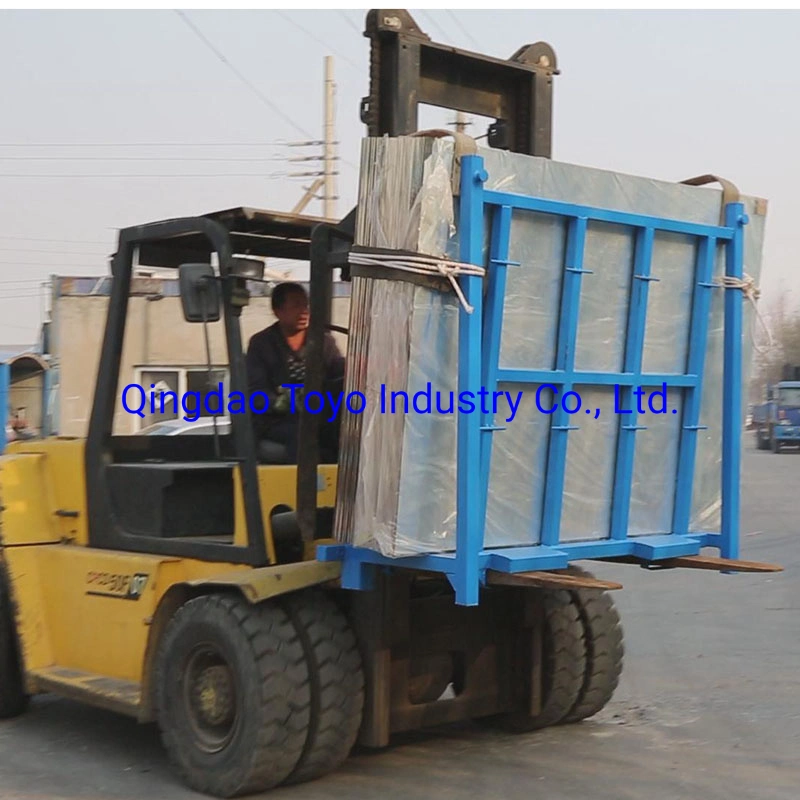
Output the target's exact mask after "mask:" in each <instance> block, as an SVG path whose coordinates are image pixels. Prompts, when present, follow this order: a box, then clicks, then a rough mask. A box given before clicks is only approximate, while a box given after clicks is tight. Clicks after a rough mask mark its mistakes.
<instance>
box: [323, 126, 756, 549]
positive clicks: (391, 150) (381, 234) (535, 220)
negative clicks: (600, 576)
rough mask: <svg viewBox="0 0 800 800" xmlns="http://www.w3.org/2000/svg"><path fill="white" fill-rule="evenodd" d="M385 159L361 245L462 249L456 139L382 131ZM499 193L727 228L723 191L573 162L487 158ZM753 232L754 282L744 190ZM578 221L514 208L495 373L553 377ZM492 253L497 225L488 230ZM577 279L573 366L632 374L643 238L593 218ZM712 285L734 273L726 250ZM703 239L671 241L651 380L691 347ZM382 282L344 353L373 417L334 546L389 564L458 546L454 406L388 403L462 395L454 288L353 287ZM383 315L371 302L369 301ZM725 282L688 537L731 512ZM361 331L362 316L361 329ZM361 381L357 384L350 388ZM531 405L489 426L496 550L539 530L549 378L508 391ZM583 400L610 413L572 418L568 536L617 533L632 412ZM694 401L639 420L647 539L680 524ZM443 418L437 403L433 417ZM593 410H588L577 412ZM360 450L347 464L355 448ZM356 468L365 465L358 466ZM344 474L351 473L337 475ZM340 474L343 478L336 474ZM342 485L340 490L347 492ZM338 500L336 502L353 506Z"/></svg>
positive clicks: (368, 188)
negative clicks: (540, 398)
mask: <svg viewBox="0 0 800 800" xmlns="http://www.w3.org/2000/svg"><path fill="white" fill-rule="evenodd" d="M365 152H369V153H371V154H372V157H373V158H374V159H375V160H374V162H373V163H371V167H370V169H371V172H370V174H369V175H365V174H363V169H362V188H361V196H362V201H366V202H363V205H361V206H360V209H361V211H360V219H359V235H358V237H357V243H358V244H364V245H375V246H379V247H402V248H405V249H412V250H417V251H419V252H425V253H428V254H433V255H440V254H443V253H445V252H446V253H447V254H448V255H450V256H451V257H455V256H457V254H458V231H457V227H456V226H455V218H454V214H453V209H454V204H453V197H452V184H451V164H452V144H451V143H450V142H449V141H435V142H433V143H431V142H430V141H427V140H420V139H412V138H410V137H405V138H401V139H388V138H386V139H380V140H377V139H370V140H366V142H365ZM480 152H481V155H482V156H483V158H484V162H485V167H486V170H487V173H488V176H489V177H488V181H487V184H486V186H487V188H489V189H496V190H501V191H509V192H515V193H520V194H526V195H533V196H538V197H543V198H548V199H553V200H560V201H564V202H570V203H575V204H583V205H591V206H599V207H606V208H612V209H616V210H619V211H628V212H633V213H639V214H650V215H653V216H659V217H672V218H677V219H684V220H691V221H695V222H699V223H706V224H718V223H719V221H720V211H721V192H720V191H717V190H715V189H708V188H697V187H691V186H686V185H681V184H671V183H666V182H662V181H655V180H650V179H647V178H642V177H637V176H629V175H621V174H617V173H613V172H607V171H603V170H597V169H591V168H587V167H579V166H575V165H571V164H564V163H559V162H555V161H551V160H548V159H541V158H532V157H529V156H523V155H519V154H514V153H509V152H504V151H498V150H492V149H482V150H481V151H480ZM742 202H743V203H744V204H745V207H746V211H747V213H748V215H749V217H750V222H749V224H748V226H747V227H746V229H745V270H746V272H747V273H749V274H750V275H751V276H753V277H754V278H755V279H756V281H758V277H759V273H760V268H761V249H762V242H763V235H764V222H765V217H764V214H763V212H762V213H759V212H761V211H762V209H761V208H760V205H757V201H756V200H754V199H752V198H743V200H742ZM565 233H566V226H565V223H564V221H563V220H561V219H557V218H552V217H549V216H546V215H541V214H533V213H527V212H520V211H515V212H514V215H513V219H512V227H511V239H510V258H511V259H512V260H515V261H519V262H520V263H521V266H520V267H512V268H509V269H508V272H507V288H506V297H505V302H504V320H503V331H502V338H501V348H500V366H501V367H508V368H529V369H530V368H540V369H550V368H552V367H553V365H554V361H555V348H556V334H557V326H558V315H559V312H558V308H559V302H560V293H561V281H562V276H563V260H564V243H565ZM486 245H487V246H488V227H487V235H486ZM585 253H586V255H585V263H584V267H585V268H586V269H587V270H591V271H592V274H586V275H584V276H583V279H582V289H581V303H580V308H579V322H578V332H577V342H576V353H575V366H576V369H582V370H596V371H614V372H616V371H621V370H622V367H623V359H624V353H625V339H626V328H627V317H628V300H629V294H630V282H631V266H632V263H633V238H632V236H631V234H630V232H629V231H625V230H623V229H620V228H619V227H618V226H612V225H606V224H590V225H589V228H588V234H587V241H586V247H585ZM721 254H722V251H720V258H719V259H718V261H717V263H716V264H715V277H719V276H720V275H722V274H723V271H724V262H723V258H722V257H721ZM695 259H696V253H695V246H694V244H693V243H692V242H691V241H690V240H689V239H688V237H685V236H678V235H673V234H658V235H657V236H656V238H655V242H654V249H653V259H652V266H651V274H652V275H653V276H655V277H657V278H658V279H659V280H658V281H657V282H656V281H654V282H651V283H650V284H649V300H648V315H647V327H646V331H645V342H644V350H643V364H642V370H643V371H644V372H683V371H684V369H685V365H686V358H687V354H688V346H689V338H688V337H689V324H690V315H691V307H692V284H693V275H694V270H695ZM355 281H364V282H366V283H369V284H371V285H372V288H371V292H372V300H371V305H370V304H365V303H360V304H356V305H355V306H354V307H353V309H352V310H351V328H352V327H354V326H357V325H358V324H367V327H368V328H369V333H368V336H367V337H366V338H367V339H368V343H367V344H366V345H365V344H364V341H363V340H362V341H361V343H360V344H358V343H355V344H354V343H353V342H351V347H350V350H349V358H350V359H353V358H356V359H366V361H367V368H366V372H365V373H364V371H363V370H362V373H363V380H362V384H360V385H363V388H361V389H360V390H361V391H365V394H367V398H368V403H367V410H366V411H365V412H364V414H363V415H362V417H363V419H362V420H361V422H360V424H361V426H362V429H361V432H360V435H359V436H358V437H353V438H351V439H350V440H349V442H347V443H346V446H347V447H351V448H354V449H355V450H357V457H355V458H353V457H351V458H350V462H349V463H351V464H356V462H357V465H356V466H354V467H352V468H349V469H350V477H349V478H348V480H350V481H351V482H354V483H355V484H356V486H357V489H356V490H355V497H356V500H355V504H354V506H355V507H354V510H352V513H350V514H349V515H348V514H347V513H345V512H342V513H340V514H339V518H338V519H337V533H336V535H337V538H339V539H340V540H342V541H352V542H354V543H357V544H362V545H365V546H369V547H374V548H376V549H378V550H380V551H381V552H382V553H383V554H384V555H388V556H401V555H407V554H411V553H420V552H436V551H446V550H452V549H454V547H455V527H456V526H455V523H456V430H457V423H458V415H457V414H445V413H431V414H418V413H415V412H414V410H413V408H412V409H411V410H410V413H409V414H403V413H400V414H390V413H382V412H381V409H380V403H379V398H378V397H377V395H376V393H377V392H379V391H380V388H381V386H385V387H388V391H392V390H402V391H407V392H408V394H409V397H411V396H412V395H413V393H414V392H416V391H419V390H420V389H424V388H425V386H426V384H427V383H429V382H430V383H431V385H432V387H433V390H434V392H435V391H436V390H438V391H440V392H442V393H444V395H445V396H446V395H447V393H448V392H450V391H456V387H457V363H458V358H457V355H458V351H457V342H458V314H459V306H458V303H457V300H456V299H455V297H454V296H453V295H452V294H451V293H441V292H438V291H435V290H432V289H429V288H426V287H422V286H419V285H415V284H411V283H407V282H404V281H398V280H381V279H372V278H356V279H355ZM367 305H370V307H369V308H367V307H366V306H367ZM723 306H724V290H722V289H719V290H715V291H714V292H713V299H712V303H711V313H710V319H709V331H708V342H707V347H706V364H705V384H704V391H703V400H702V409H701V419H700V422H701V424H702V425H705V426H707V429H706V430H703V431H700V432H699V433H698V445H697V456H696V464H695V480H694V488H693V501H692V515H691V523H690V530H693V531H704V530H716V529H718V526H719V512H720V468H721V452H722V441H721V435H722V431H721V427H722V344H723V333H724V329H723V322H724V320H723ZM751 314H752V309H751V308H749V306H747V305H746V306H745V318H744V330H745V340H744V342H743V345H744V380H745V383H746V381H747V379H748V375H749V367H750V359H751V342H750V338H749V330H750V325H751V322H752V319H751ZM365 321H366V323H365ZM353 387H354V385H353ZM498 389H500V390H506V389H508V390H509V391H513V392H516V391H518V390H523V397H522V401H521V404H520V407H519V409H518V410H517V413H516V417H515V419H514V420H513V421H511V422H507V423H506V422H504V421H502V420H504V419H505V417H506V416H507V409H506V407H505V406H504V405H503V404H502V403H501V404H500V408H499V409H498V411H499V413H498V415H497V422H498V424H501V425H506V430H505V431H498V432H496V433H494V434H493V444H492V460H491V468H490V477H489V495H488V502H487V514H486V529H485V544H486V545H487V546H506V545H518V544H531V543H537V542H538V541H539V540H540V534H541V518H542V511H543V507H542V506H543V493H544V477H545V474H546V457H547V444H548V436H549V427H550V424H551V421H550V419H551V418H550V417H549V416H546V415H544V414H542V413H541V412H540V411H539V410H538V409H537V408H536V405H535V393H536V389H537V387H536V386H531V385H512V386H499V387H498ZM576 390H577V391H578V393H579V394H580V396H581V400H582V402H583V407H584V408H587V407H588V408H592V409H594V408H599V409H601V413H600V417H599V419H594V418H593V417H592V418H590V417H589V416H587V417H586V418H581V419H576V420H575V421H574V422H573V423H572V424H575V425H577V426H578V427H579V430H577V431H572V432H570V433H569V439H568V442H569V443H568V450H567V465H566V476H565V484H564V503H563V511H562V518H561V539H562V540H563V541H577V540H592V539H601V538H605V537H607V536H608V535H609V527H610V516H611V501H612V488H613V481H614V468H615V459H616V448H617V438H618V432H619V426H620V424H621V423H620V420H621V419H624V417H621V416H620V415H618V414H615V413H614V393H613V387H609V388H606V387H593V386H579V387H576ZM680 403H681V391H680V390H678V389H670V390H669V392H668V408H669V409H672V408H676V409H677V412H678V413H676V414H672V413H668V414H666V415H655V414H650V413H647V414H645V415H642V416H640V419H639V424H640V425H643V426H645V427H646V428H647V430H642V431H639V432H638V433H637V434H636V446H635V455H634V479H633V486H632V492H631V504H630V520H629V532H630V534H632V535H634V534H635V535H648V534H657V533H664V532H669V531H671V529H672V527H671V526H672V512H673V502H674V497H673V495H674V484H675V472H676V465H677V457H678V442H679V434H680V424H681V423H680V420H681V413H680V412H681V405H680ZM433 411H434V412H435V409H433ZM580 416H581V417H582V416H583V415H582V414H581V415H580ZM351 455H352V454H351ZM353 469H355V472H353ZM340 472H341V470H340ZM340 480H342V479H341V478H340ZM340 485H341V484H340ZM347 499H348V498H347V497H342V496H341V495H340V504H342V501H344V504H345V505H346V504H347Z"/></svg>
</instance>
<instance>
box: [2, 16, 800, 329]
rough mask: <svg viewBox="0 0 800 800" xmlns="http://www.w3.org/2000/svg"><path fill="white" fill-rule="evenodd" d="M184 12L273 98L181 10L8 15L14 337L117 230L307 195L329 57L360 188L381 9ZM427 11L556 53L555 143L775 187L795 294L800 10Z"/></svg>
mask: <svg viewBox="0 0 800 800" xmlns="http://www.w3.org/2000/svg"><path fill="white" fill-rule="evenodd" d="M186 14H187V16H188V18H189V19H190V20H191V22H192V23H193V24H195V25H196V26H197V28H198V29H199V30H200V31H201V32H202V34H203V35H204V36H206V37H207V38H208V40H209V41H210V42H212V43H213V45H214V46H215V47H216V48H217V49H218V50H219V51H220V52H221V53H222V54H223V55H224V57H225V58H226V59H227V60H228V61H229V62H230V63H231V64H232V65H233V66H234V67H235V68H236V70H238V71H239V72H240V73H241V74H243V75H244V76H246V78H247V80H249V81H250V82H251V83H252V84H253V85H255V86H256V87H257V90H258V91H259V92H261V93H262V94H263V95H265V96H266V97H267V98H268V101H269V103H270V104H271V105H272V106H273V108H270V107H269V106H268V104H267V103H264V102H262V101H261V100H260V99H259V98H258V96H257V95H256V93H255V92H254V91H252V90H251V89H250V88H248V86H247V85H246V84H245V83H244V82H243V81H242V80H240V79H239V78H238V77H237V76H236V75H235V74H234V73H233V72H232V71H231V69H229V67H227V66H226V65H225V64H224V63H223V62H222V61H221V60H220V59H219V58H218V57H217V56H216V55H215V54H214V52H212V50H211V49H209V47H208V46H207V45H206V44H204V43H203V42H202V41H201V40H200V38H198V36H197V34H196V33H194V32H193V31H192V29H191V28H190V27H189V26H188V25H187V24H186V23H185V22H184V21H183V20H182V19H181V18H180V17H179V16H178V14H176V13H175V12H173V11H139V12H123V11H108V12H97V11H80V12H79V11H63V12H54V11H39V12H12V11H5V12H0V76H1V77H0V108H1V109H2V110H0V186H1V187H2V190H0V212H1V213H0V344H6V343H18V342H21V343H27V342H32V341H34V340H35V339H36V337H37V332H38V326H39V323H40V321H41V318H42V317H41V313H42V312H41V310H42V307H43V304H42V299H41V296H40V295H41V292H42V289H41V287H40V284H41V283H42V282H43V281H46V280H47V278H48V277H49V276H50V275H51V274H53V273H58V274H68V275H101V274H105V273H106V272H107V268H108V267H107V262H106V259H105V256H106V254H108V253H110V252H112V251H113V249H114V238H115V230H116V229H117V228H120V227H125V226H127V225H131V224H138V223H144V222H149V221H152V220H156V219H161V218H164V217H169V216H188V215H192V214H196V213H205V212H209V211H214V210H218V209H223V208H230V207H234V206H240V205H250V206H256V207H261V208H272V209H277V210H288V209H289V208H291V207H292V205H294V203H295V202H296V201H297V199H298V198H299V197H300V195H301V194H302V186H303V182H302V179H298V178H288V177H286V176H285V173H287V172H292V171H301V170H303V169H307V168H308V165H304V164H302V163H299V164H297V163H295V164H289V163H287V162H286V161H285V157H286V156H297V155H301V154H306V153H307V154H311V153H313V152H314V150H313V149H309V150H307V151H302V150H301V149H299V148H287V147H286V146H284V145H282V144H281V142H282V141H298V140H302V139H306V138H309V137H312V138H319V137H320V136H321V134H322V92H323V89H322V75H323V57H324V56H325V55H333V56H334V57H335V70H336V81H337V134H338V138H339V140H340V142H341V147H340V153H341V156H342V159H343V162H342V164H341V175H340V176H339V178H338V190H339V196H340V198H341V199H340V200H339V202H338V211H339V213H340V214H342V215H343V214H344V213H346V212H347V211H348V210H349V209H350V208H351V207H352V205H353V204H354V199H355V191H356V183H357V175H356V170H355V168H354V165H355V164H356V163H357V161H358V149H359V140H360V137H361V136H362V135H363V133H364V128H363V126H362V124H361V123H360V121H359V102H360V99H361V97H362V96H363V95H365V94H366V93H367V90H368V81H367V75H368V72H367V69H368V45H367V40H366V39H365V38H363V36H362V35H361V31H362V30H363V21H364V15H365V12H359V11H309V12H305V11H290V12H277V11H236V12H230V11H214V12H210V11H196V12H186ZM412 14H413V15H414V16H415V18H416V19H417V21H418V22H419V23H420V25H421V27H422V28H423V29H424V30H425V31H426V32H428V33H429V34H431V35H432V36H433V38H434V39H435V40H436V41H446V42H448V43H451V44H454V45H456V46H461V47H465V48H468V49H479V50H481V51H482V52H485V53H488V54H490V55H494V56H498V57H503V58H506V57H508V56H510V55H511V54H512V53H513V52H514V51H515V50H517V48H519V47H520V46H521V45H523V44H527V43H531V42H535V41H539V40H545V41H548V42H549V43H550V44H551V45H552V46H553V47H554V48H555V50H556V53H557V56H558V60H559V66H560V69H561V71H562V74H561V75H560V76H558V77H557V78H556V79H555V103H554V109H555V110H554V116H555V120H554V157H555V158H556V159H559V160H562V161H569V162H573V163H579V164H586V165H591V166H595V167H599V168H603V169H612V170H619V171H624V172H630V173H634V174H640V175H647V176H650V177H653V178H659V179H664V180H671V181H678V180H682V179H684V178H688V177H691V176H694V175H698V174H702V173H706V172H713V173H716V174H719V175H722V176H725V177H727V178H729V179H730V180H732V181H733V182H734V183H736V184H737V185H738V186H739V188H740V189H741V190H742V191H743V192H744V193H746V194H753V195H757V196H760V197H766V198H768V200H769V203H770V204H769V212H768V217H767V232H766V251H765V265H764V274H763V278H762V281H761V287H762V292H763V293H764V300H763V301H762V302H765V301H766V303H767V304H768V303H769V301H770V300H771V299H772V298H774V297H775V296H776V295H777V294H778V293H780V292H782V291H785V292H791V294H792V298H793V299H792V302H793V303H795V302H796V298H797V297H798V296H800V277H798V269H797V263H796V262H797V257H796V253H797V252H798V251H800V196H799V195H798V188H799V187H800V159H798V157H797V154H796V153H797V149H798V146H799V143H800V103H799V102H798V98H800V66H799V65H798V61H797V42H798V41H800V13H797V12H741V11H740V12H685V11H673V12H652V11H651V12H647V11H641V12H611V11H609V12H578V11H572V12H566V11H565V12H542V11H525V12H523V11H505V12H503V11H501V12H498V11H459V12H447V11H419V12H415V11H413V10H412ZM274 109H278V110H279V111H280V113H278V112H276V111H275V110H274ZM450 116H451V115H446V116H442V117H440V118H439V119H438V120H435V119H434V117H433V116H430V117H428V118H427V119H424V120H423V122H425V123H427V124H430V122H434V121H436V122H439V123H446V122H447V121H448V120H449V118H450ZM288 120H291V121H292V122H293V123H294V124H290V122H289V121H288ZM429 120H430V122H429ZM483 132H484V131H483V130H480V131H476V130H475V129H474V128H473V129H472V130H470V133H472V134H473V135H478V134H479V133H483ZM87 144H88V145H93V146H90V147H87V146H85V145H87ZM36 145H39V146H36ZM169 145H172V146H169ZM256 159H259V160H256ZM58 176H61V177H58ZM129 176H143V177H129ZM215 176H219V177H215ZM306 180H309V179H306ZM308 212H309V213H321V209H320V207H319V204H318V203H313V204H312V205H311V206H310V207H309V208H308ZM794 215H798V216H797V217H794ZM793 218H794V221H793ZM51 240H57V241H51Z"/></svg>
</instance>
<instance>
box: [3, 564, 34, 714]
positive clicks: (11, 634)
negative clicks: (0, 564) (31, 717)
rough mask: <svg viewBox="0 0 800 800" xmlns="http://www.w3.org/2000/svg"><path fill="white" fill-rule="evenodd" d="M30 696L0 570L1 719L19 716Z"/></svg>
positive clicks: (7, 594)
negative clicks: (21, 667)
mask: <svg viewBox="0 0 800 800" xmlns="http://www.w3.org/2000/svg"><path fill="white" fill-rule="evenodd" d="M28 701H29V697H28V695H27V694H25V684H24V681H23V679H22V670H21V669H20V664H19V647H18V644H17V629H16V625H15V623H14V612H13V608H12V605H11V594H10V592H9V585H8V579H7V577H6V574H5V570H2V571H0V719H11V718H12V717H18V716H19V715H20V714H22V713H23V712H24V711H25V709H26V708H27V707H28Z"/></svg>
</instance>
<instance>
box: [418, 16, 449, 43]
mask: <svg viewBox="0 0 800 800" xmlns="http://www.w3.org/2000/svg"><path fill="white" fill-rule="evenodd" d="M422 13H424V14H425V18H426V19H427V20H428V23H429V24H430V25H432V26H433V27H434V28H436V30H437V31H439V36H441V37H442V38H441V39H440V41H444V40H445V39H446V38H447V36H446V34H445V33H444V31H443V30H442V28H440V27H439V23H438V22H437V21H436V20H435V19H434V18H433V17H432V16H431V15H430V14H429V13H428V12H427V11H425V12H422Z"/></svg>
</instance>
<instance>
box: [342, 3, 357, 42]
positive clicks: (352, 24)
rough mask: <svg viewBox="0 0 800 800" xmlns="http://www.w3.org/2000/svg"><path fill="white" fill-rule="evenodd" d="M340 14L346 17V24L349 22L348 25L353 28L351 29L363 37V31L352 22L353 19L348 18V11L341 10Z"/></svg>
mask: <svg viewBox="0 0 800 800" xmlns="http://www.w3.org/2000/svg"><path fill="white" fill-rule="evenodd" d="M339 13H340V14H341V15H342V16H343V17H344V19H345V22H347V24H348V25H349V26H350V27H351V28H352V29H353V30H354V31H355V32H356V33H357V34H358V35H359V36H361V33H362V31H361V29H360V28H359V27H358V25H356V24H355V22H353V20H352V19H350V17H348V16H347V12H346V11H344V10H341V9H340V11H339Z"/></svg>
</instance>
